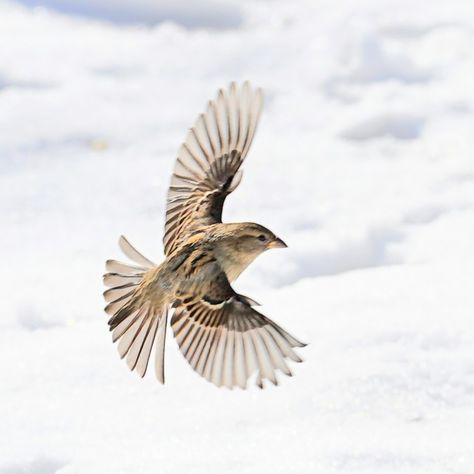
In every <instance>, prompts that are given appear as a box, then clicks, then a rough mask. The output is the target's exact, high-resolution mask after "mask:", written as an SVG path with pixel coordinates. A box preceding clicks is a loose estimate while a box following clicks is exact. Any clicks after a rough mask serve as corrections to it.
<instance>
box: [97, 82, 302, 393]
mask: <svg viewBox="0 0 474 474" xmlns="http://www.w3.org/2000/svg"><path fill="white" fill-rule="evenodd" d="M262 105H263V93H262V90H261V89H256V90H253V89H252V88H251V86H250V84H249V82H245V83H243V84H242V85H240V86H238V85H237V84H236V83H235V82H233V83H231V85H230V87H229V88H228V90H226V91H224V90H222V89H221V90H220V91H219V93H218V95H217V98H216V99H215V100H214V101H210V102H209V103H208V106H207V109H206V111H205V113H204V114H200V115H199V117H198V118H197V120H196V121H195V123H194V126H193V127H192V128H191V129H190V130H189V132H188V134H187V136H186V139H185V141H184V143H183V144H182V146H181V148H180V149H179V152H178V157H177V159H176V164H175V168H174V172H173V175H172V178H171V184H170V187H169V190H168V197H167V203H166V224H165V231H164V237H163V243H164V251H165V256H166V259H165V261H164V262H162V263H161V264H159V265H157V264H155V263H153V262H152V261H151V260H149V259H148V258H146V257H144V256H143V255H142V254H141V253H140V252H138V250H136V249H135V248H134V247H133V246H132V245H131V244H130V243H129V242H128V240H127V239H126V238H125V237H123V236H122V237H120V239H119V245H120V248H121V250H122V251H123V253H124V254H125V255H126V256H127V257H128V258H129V259H130V260H131V261H133V264H131V263H122V262H118V261H116V260H107V262H106V270H107V271H108V273H106V274H105V275H104V284H105V285H106V286H107V287H109V289H108V290H106V291H105V292H104V298H105V300H106V302H107V303H108V304H107V306H106V307H105V311H106V313H107V314H109V315H110V319H109V321H108V324H109V327H110V330H111V331H112V339H113V342H117V341H118V351H119V354H120V357H121V358H126V361H127V364H128V366H129V368H130V369H131V370H132V371H133V370H135V371H136V372H138V374H139V375H140V376H142V377H143V376H144V375H145V372H146V370H147V366H148V361H149V359H150V354H151V352H152V349H153V346H155V373H156V377H157V378H158V380H159V381H160V382H161V383H164V381H165V376H164V350H165V338H166V326H167V319H168V311H169V310H170V308H172V309H173V310H174V313H173V317H172V318H171V328H172V330H173V332H174V336H175V338H176V341H177V342H178V345H179V348H180V350H181V352H182V353H183V355H184V357H185V358H186V359H187V361H188V362H189V364H190V365H191V367H192V368H193V369H194V370H195V371H196V372H198V373H199V374H200V375H201V376H203V377H204V378H206V379H207V380H208V381H210V382H212V383H214V384H215V385H217V386H225V387H228V388H233V387H235V386H238V387H240V388H242V389H245V388H246V386H247V382H248V380H249V378H250V377H252V376H253V375H254V374H256V378H255V381H256V384H257V385H258V386H259V387H260V388H263V381H264V380H269V381H270V382H272V383H273V384H275V385H276V384H277V383H278V381H277V377H276V373H275V372H276V370H278V369H279V370H280V371H281V372H283V373H284V374H286V375H290V376H291V372H290V369H289V367H288V364H287V360H288V359H291V360H293V361H295V362H301V359H300V357H299V356H298V355H297V354H296V352H295V351H294V348H295V347H304V346H305V344H303V343H301V342H300V341H298V340H297V339H296V338H294V337H293V336H291V335H290V334H289V333H288V332H286V331H285V330H284V329H282V328H281V327H280V326H278V325H277V324H276V323H274V322H273V321H271V320H270V319H268V318H267V317H265V316H264V315H263V314H261V313H259V312H258V311H256V310H255V309H254V306H257V305H258V303H256V302H255V301H254V300H252V299H251V298H249V297H247V296H243V295H240V294H238V293H236V292H235V291H234V289H233V288H232V286H231V283H232V282H233V281H234V280H235V279H236V278H237V277H238V276H239V275H240V274H241V273H242V271H243V270H245V268H246V267H247V266H248V265H249V264H250V263H252V262H253V260H255V258H256V257H257V256H258V255H260V254H261V253H263V252H265V251H266V250H268V249H272V248H284V247H286V244H285V243H284V242H283V241H282V240H281V239H280V238H278V237H277V236H276V235H275V234H273V232H271V231H270V230H268V229H267V228H265V227H263V226H262V225H259V224H254V223H250V222H243V223H237V224H225V223H222V207H223V205H224V201H225V199H226V197H227V196H228V195H229V194H230V193H231V192H232V191H234V190H235V188H236V187H237V186H238V185H239V183H240V180H241V178H242V170H241V166H242V164H243V162H244V159H245V157H246V156H247V153H248V151H249V148H250V145H251V144H252V140H253V138H254V135H255V131H256V128H257V124H258V120H259V116H260V112H261V109H262Z"/></svg>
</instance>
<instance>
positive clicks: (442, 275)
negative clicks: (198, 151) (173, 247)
mask: <svg viewBox="0 0 474 474" xmlns="http://www.w3.org/2000/svg"><path fill="white" fill-rule="evenodd" d="M22 3H23V4H19V3H14V2H11V1H5V0H3V1H1V2H0V219H1V221H0V225H1V229H2V231H1V233H0V246H1V248H2V249H3V251H2V261H3V269H4V271H3V272H2V274H1V276H0V287H1V288H2V311H1V319H0V328H1V330H0V348H1V360H2V371H1V373H2V374H3V376H2V383H1V386H2V389H1V390H0V419H1V420H2V430H1V431H0V473H1V474H20V473H28V474H49V473H53V472H57V473H59V474H73V473H88V474H94V473H101V474H102V473H104V472H106V473H151V472H160V473H168V472H186V473H198V474H200V473H214V472H216V473H220V472H226V473H233V472H238V473H262V472H272V473H285V474H288V473H298V474H300V473H310V472H321V473H351V474H358V473H364V474H371V473H377V474H379V473H384V474H390V473H397V474H404V473H407V474H408V473H410V474H412V473H416V474H421V473H429V474H438V473H439V474H445V473H447V472H452V473H456V474H468V473H472V472H473V469H474V467H473V466H474V442H473V440H474V349H473V348H474V331H473V329H474V322H473V321H474V319H473V308H474V292H473V291H472V281H473V268H474V256H473V252H472V239H473V235H474V232H473V231H474V206H473V203H474V165H473V159H472V148H473V146H474V134H473V133H472V123H473V118H474V115H473V114H474V89H473V88H472V77H473V74H474V51H473V49H472V42H473V40H474V4H473V3H472V2H467V1H460V0H459V1H451V2H448V3H446V2H441V1H428V0H420V1H418V2H416V4H415V3H414V2H409V1H407V0H397V1H395V0H393V1H392V0H384V1H375V0H360V1H357V2H353V1H349V0H340V1H339V2H337V6H336V4H335V3H334V2H330V1H326V0H320V1H318V2H309V1H308V2H305V1H299V2H292V3H290V2H283V1H259V2H238V3H237V2H230V1H226V2H214V3H213V2H211V1H210V0H200V2H199V8H197V7H196V8H195V9H194V8H191V7H190V5H191V3H192V2H189V3H188V2H184V0H183V1H180V2H178V3H171V2H148V1H145V0H143V1H141V2H139V3H138V4H137V6H136V7H133V8H132V7H131V6H130V5H132V3H131V2H123V1H119V0H117V1H116V2H114V1H112V0H107V1H103V2H102V1H101V2H99V1H98V2H89V1H87V2H81V3H79V2H72V1H67V2H59V1H50V2H31V1H25V2H22ZM217 3H218V4H219V7H215V5H217ZM40 4H41V5H43V6H42V7H38V6H37V5H40ZM133 4H134V3H133ZM137 23H139V24H137ZM244 79H250V80H251V81H252V82H253V83H254V84H256V85H259V86H262V87H263V88H264V89H265V94H266V103H265V108H264V113H263V116H262V121H261V125H260V128H259V131H258V133H257V137H256V140H255V143H254V145H253V147H252V150H251V152H250V155H249V157H248V160H247V162H246V163H245V169H244V179H243V181H242V184H241V186H240V187H239V189H238V190H237V191H236V192H235V193H234V194H233V195H232V196H231V197H230V198H229V199H228V202H227V203H226V209H225V216H224V217H225V220H226V221H228V222H231V221H255V222H259V223H262V224H264V225H266V226H268V227H269V228H271V229H272V230H274V231H275V233H276V234H277V235H279V236H281V237H282V238H283V239H284V240H285V242H287V243H288V244H289V248H288V249H287V250H284V251H283V250H279V251H275V252H273V251H272V252H268V253H267V254H265V255H264V256H262V257H260V258H259V260H258V261H257V262H255V263H254V265H253V266H252V267H251V268H250V269H248V270H247V271H246V272H245V273H244V275H242V277H241V278H240V279H239V281H238V282H237V283H236V285H235V286H236V289H237V290H238V291H240V292H242V293H243V294H246V295H249V296H251V297H253V298H255V299H256V300H257V301H259V302H260V303H262V304H263V307H262V312H263V313H264V314H266V315H268V316H269V317H271V318H273V319H274V320H275V321H277V322H278V323H279V324H281V325H282V326H283V327H284V328H285V329H287V330H288V331H289V332H290V333H292V334H294V335H295V336H296V337H298V338H300V339H302V340H304V341H306V342H309V343H310V345H309V346H308V347H306V348H304V349H302V350H300V354H301V355H302V357H303V358H304V359H305V362H304V363H303V364H300V365H295V366H294V367H293V368H294V373H295V376H294V377H292V378H286V377H284V376H281V377H280V382H281V384H280V386H278V387H273V386H268V387H266V389H265V390H263V391H260V390H258V389H257V388H251V389H249V390H247V391H245V392H243V391H241V390H234V391H228V390H226V389H217V388H216V387H214V386H213V385H211V384H209V383H208V382H206V381H205V380H204V379H201V378H200V377H199V376H197V375H196V374H195V373H194V372H193V371H192V370H191V369H190V368H189V367H188V365H187V363H186V361H185V360H184V358H183V357H182V356H181V354H180V353H179V351H178V348H177V345H176V343H175V341H173V338H172V334H171V332H169V333H168V340H167V351H166V377H167V383H166V385H165V386H164V387H163V386H161V385H159V384H158V383H157V382H156V381H155V380H154V378H153V374H152V373H151V374H149V375H148V376H147V377H145V379H143V380H141V379H139V378H138V377H137V376H136V375H135V374H131V373H129V372H128V370H127V368H126V366H125V364H124V363H123V362H122V361H120V360H119V358H118V356H117V354H116V348H115V347H114V346H113V345H112V343H111V341H110V334H109V333H108V330H107V325H106V316H105V314H104V313H103V311H102V307H103V301H102V296H101V293H102V291H103V288H102V284H101V275H102V273H103V272H104V261H105V259H107V258H114V257H115V258H116V257H119V251H118V248H117V245H116V241H117V238H118V236H119V235H120V234H122V233H123V234H125V235H126V236H127V237H128V238H129V239H130V240H131V242H132V243H134V244H135V245H136V246H137V247H138V248H139V249H140V250H142V251H143V252H144V254H145V255H147V256H149V257H150V258H151V259H153V260H157V261H159V260H160V258H161V255H162V244H161V236H162V227H163V222H164V200H165V195H166V186H167V184H168V180H169V176H170V172H171V169H172V166H173V159H174V157H175V155H176V151H177V148H178V146H179V144H180V141H181V140H182V139H183V137H184V135H185V133H186V130H187V128H188V127H189V126H190V125H191V124H192V122H193V120H194V118H195V116H196V114H197V113H199V112H200V111H201V110H202V109H203V107H204V105H205V103H206V101H207V100H208V99H209V98H211V97H213V96H214V95H215V92H216V90H217V88H218V87H222V86H225V85H227V84H228V82H230V81H231V80H239V81H240V80H244Z"/></svg>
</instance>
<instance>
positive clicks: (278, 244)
mask: <svg viewBox="0 0 474 474" xmlns="http://www.w3.org/2000/svg"><path fill="white" fill-rule="evenodd" d="M286 247H288V245H286V244H285V242H283V240H281V239H279V238H278V237H275V238H274V239H273V240H272V241H271V242H270V243H269V244H268V248H271V249H285V248H286Z"/></svg>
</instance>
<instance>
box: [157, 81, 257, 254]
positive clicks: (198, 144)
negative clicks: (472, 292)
mask: <svg viewBox="0 0 474 474" xmlns="http://www.w3.org/2000/svg"><path fill="white" fill-rule="evenodd" d="M262 104H263V94H262V90H261V89H257V90H255V91H253V90H252V89H251V87H250V84H249V82H245V83H244V84H243V85H242V86H240V87H239V86H237V85H236V83H235V82H233V83H232V84H231V85H230V87H229V90H228V91H224V90H222V89H221V90H220V91H219V93H218V96H217V98H216V100H214V101H210V102H209V104H208V106H207V110H206V112H205V113H204V114H201V115H200V116H199V117H198V119H197V120H196V122H195V124H194V126H193V127H192V128H191V130H190V131H189V132H188V135H187V136H186V140H185V142H184V143H183V145H182V146H181V148H180V150H179V153H178V158H177V159H176V164H175V168H174V172H173V176H172V178H171V185H170V187H169V191H168V198H167V206H166V225H165V234H164V237H163V243H164V247H165V254H166V255H170V254H171V253H173V251H174V250H175V249H176V248H178V247H179V245H180V243H181V242H182V240H183V239H184V238H185V237H186V235H187V234H188V233H189V232H191V231H192V230H194V229H196V228H198V227H200V226H203V225H209V224H215V223H218V222H221V217H222V206H223V204H224V200H225V198H226V196H227V195H228V194H230V193H231V192H232V191H233V190H234V189H235V188H236V187H237V186H238V185H239V182H240V180H241V178H242V171H241V170H240V167H241V165H242V162H243V160H244V159H245V156H246V155H247V152H248V150H249V147H250V145H251V143H252V140H253V137H254V134H255V130H256V128H257V123H258V119H259V115H260V111H261V109H262Z"/></svg>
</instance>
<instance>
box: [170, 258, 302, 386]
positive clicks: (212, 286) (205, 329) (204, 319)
mask: <svg viewBox="0 0 474 474" xmlns="http://www.w3.org/2000/svg"><path fill="white" fill-rule="evenodd" d="M209 265H217V264H209ZM214 270H217V272H216V273H215V274H214V277H213V279H212V281H208V282H207V284H206V291H204V292H203V294H202V295H200V298H201V299H199V298H195V297H192V298H190V301H191V303H188V304H185V303H183V301H186V300H187V299H188V297H189V296H190V295H182V300H180V301H177V302H176V309H175V313H174V315H173V318H172V319H171V327H172V329H173V332H174V336H175V338H176V341H177V343H178V346H179V347H180V350H181V352H182V354H183V356H184V357H185V358H186V360H187V361H188V362H189V364H190V365H191V367H192V368H193V369H194V370H195V371H196V372H197V373H198V374H200V375H201V376H203V377H204V378H206V379H207V380H209V381H210V382H212V383H214V384H215V385H217V386H222V385H224V386H226V387H228V388H233V387H235V386H238V387H240V388H245V387H246V385H247V381H248V379H249V378H250V377H251V376H252V375H253V374H254V373H255V372H256V373H257V376H256V383H257V385H258V386H260V387H261V388H263V383H264V381H265V380H269V381H270V382H272V383H273V384H275V385H276V384H277V383H278V380H277V376H276V372H277V371H278V370H279V371H281V372H282V373H284V374H285V375H288V376H291V371H290V369H289V367H288V364H287V362H286V361H287V360H288V359H290V360H293V361H295V362H301V359H300V358H299V357H298V356H297V354H296V353H295V352H294V350H293V348H294V347H303V346H304V345H305V344H303V343H301V342H300V341H298V340H297V339H296V338H294V337H293V336H291V335H290V334H288V333H287V332H286V331H284V330H283V329H282V328H281V327H280V326H278V325H277V324H275V323H274V322H273V321H271V320H270V319H268V318H266V317H265V316H264V315H263V314H260V313H259V312H257V311H255V310H254V309H253V308H252V306H251V304H252V303H254V301H253V300H251V299H250V298H248V297H245V296H241V295H238V294H237V293H235V292H234V290H233V289H232V288H231V286H230V284H229V281H228V280H227V278H226V277H225V274H224V273H223V272H222V271H221V272H220V273H219V269H218V267H214ZM209 274H212V272H210V273H209ZM210 302H212V303H210Z"/></svg>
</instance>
